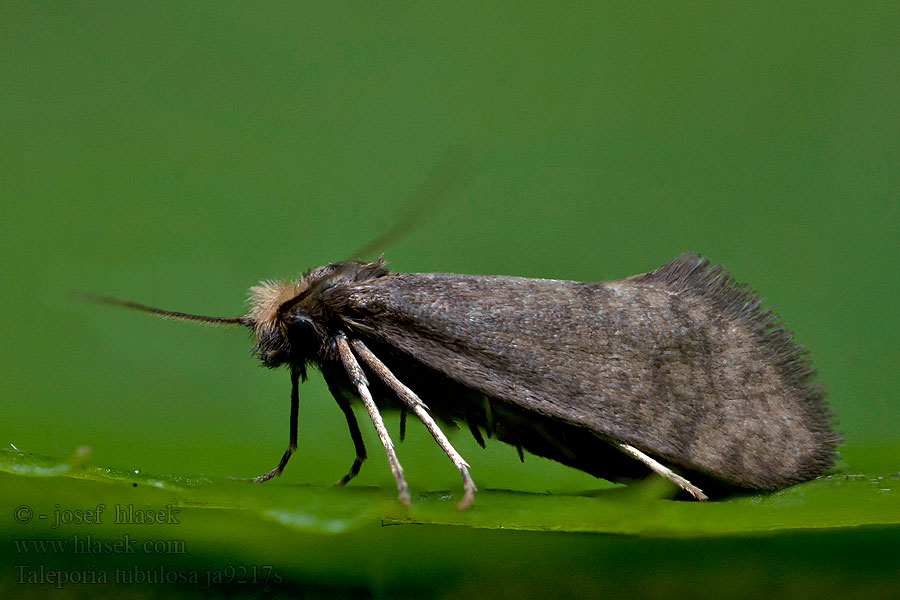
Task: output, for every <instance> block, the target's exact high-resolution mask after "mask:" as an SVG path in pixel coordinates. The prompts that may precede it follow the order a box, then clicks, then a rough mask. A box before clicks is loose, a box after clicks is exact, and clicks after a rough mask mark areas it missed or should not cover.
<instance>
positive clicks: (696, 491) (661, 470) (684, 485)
mask: <svg viewBox="0 0 900 600" xmlns="http://www.w3.org/2000/svg"><path fill="white" fill-rule="evenodd" d="M616 445H617V446H618V448H619V450H621V451H622V452H624V453H625V454H627V455H628V456H631V457H632V458H636V459H638V460H639V461H641V462H642V463H644V464H645V465H647V466H648V467H650V468H651V469H653V471H654V472H656V473H658V474H660V475H662V476H663V477H665V478H666V479H668V480H669V481H671V482H672V483H674V484H675V485H677V486H678V487H680V488H681V489H683V490H685V491H686V492H688V493H690V494H691V496H693V497H694V498H696V499H697V500H707V499H708V498H707V497H706V494H704V493H703V490H701V489H700V488H698V487H697V486H696V485H694V484H693V483H691V482H690V481H688V480H687V479H685V478H684V477H682V476H681V475H679V474H678V473H675V472H674V471H672V469H670V468H668V467H667V466H665V465H663V464H661V463H660V462H658V461H656V460H654V459H653V458H651V457H649V456H647V455H646V454H644V453H643V452H641V451H640V450H638V449H637V448H635V447H634V446H630V445H628V444H625V443H622V442H617V443H616Z"/></svg>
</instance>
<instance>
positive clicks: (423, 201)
mask: <svg viewBox="0 0 900 600" xmlns="http://www.w3.org/2000/svg"><path fill="white" fill-rule="evenodd" d="M467 158H468V156H467V153H466V152H464V151H463V150H462V149H460V148H456V147H450V148H448V149H447V151H446V152H445V153H444V157H443V159H442V160H441V162H440V163H438V165H437V166H436V167H435V168H434V170H433V171H432V172H431V173H430V174H429V175H428V177H426V178H425V181H423V182H422V183H421V185H419V187H417V188H416V189H415V190H414V191H413V193H412V194H411V195H410V196H409V199H408V200H407V202H406V206H405V211H404V214H403V215H402V217H401V218H400V219H398V220H397V222H396V223H395V224H394V226H393V227H391V228H390V229H388V230H387V231H385V232H383V233H381V234H380V235H379V236H377V237H376V238H375V239H373V240H371V241H369V243H367V244H366V245H365V246H363V247H362V248H359V249H358V250H357V251H356V252H354V253H353V254H351V255H350V260H353V259H356V260H364V259H365V257H366V256H368V255H369V254H371V253H372V252H376V251H378V250H384V248H385V247H386V246H388V245H390V244H392V243H394V242H396V241H397V240H399V239H401V238H402V237H403V236H405V235H406V234H407V233H409V232H410V230H411V229H413V227H415V226H416V225H418V224H419V223H420V222H421V221H422V218H423V217H424V216H426V215H427V213H428V209H429V208H432V207H433V206H434V205H435V204H437V201H438V200H440V198H441V197H442V196H444V195H445V194H446V193H447V191H448V190H449V189H450V188H451V187H453V184H454V183H455V182H456V180H457V179H459V176H460V175H461V174H462V172H463V170H464V168H465V166H466V162H467Z"/></svg>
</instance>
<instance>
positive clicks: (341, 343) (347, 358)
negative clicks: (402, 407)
mask: <svg viewBox="0 0 900 600" xmlns="http://www.w3.org/2000/svg"><path fill="white" fill-rule="evenodd" d="M334 339H335V342H336V343H337V348H338V352H339V353H340V355H341V362H343V363H344V369H345V370H346V371H347V375H348V376H349V377H350V381H351V382H352V383H353V385H354V386H356V391H357V393H359V397H360V398H362V401H363V404H364V405H365V407H366V411H368V413H369V418H371V419H372V424H373V425H374V426H375V431H376V432H377V433H378V438H379V439H380V440H381V444H382V445H383V446H384V451H385V453H386V454H387V458H388V464H390V466H391V473H393V474H394V480H395V481H396V482H397V496H398V498H399V499H400V502H402V503H403V504H405V505H407V506H409V504H410V497H409V485H407V483H406V478H405V477H403V467H401V466H400V461H399V460H397V453H396V452H394V443H393V442H392V441H391V436H390V435H389V434H388V432H387V428H385V426H384V420H383V419H382V418H381V413H379V412H378V407H377V406H375V401H374V400H373V399H372V394H371V393H370V392H369V382H368V380H367V379H366V375H365V373H363V370H362V367H360V366H359V362H357V360H356V357H355V356H353V352H352V351H351V350H350V344H349V343H348V342H347V336H346V335H344V334H343V333H339V334H337V335H336V336H335V338H334Z"/></svg>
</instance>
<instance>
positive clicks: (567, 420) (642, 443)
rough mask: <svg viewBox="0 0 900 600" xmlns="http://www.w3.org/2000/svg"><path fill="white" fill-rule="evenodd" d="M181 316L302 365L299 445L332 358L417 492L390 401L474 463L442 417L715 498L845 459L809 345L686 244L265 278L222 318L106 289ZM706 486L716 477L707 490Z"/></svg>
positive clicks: (346, 403)
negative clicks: (610, 261)
mask: <svg viewBox="0 0 900 600" xmlns="http://www.w3.org/2000/svg"><path fill="white" fill-rule="evenodd" d="M98 300H101V301H103V302H108V303H113V304H119V305H122V306H127V307H130V308H136V309H139V310H143V311H146V312H150V313H154V314H157V315H162V316H164V317H172V318H178V319H189V320H194V321H203V322H209V323H216V324H235V325H241V326H244V327H248V328H249V329H251V330H252V331H253V333H254V335H255V337H256V347H255V354H256V356H257V357H258V358H259V359H260V360H262V362H263V363H264V364H265V365H266V366H268V367H278V366H281V365H285V366H287V367H288V368H289V369H290V372H291V386H292V387H291V418H290V441H289V444H288V448H287V450H286V451H285V453H284V455H283V456H282V458H281V461H280V462H279V463H278V465H277V466H276V467H275V468H274V469H272V470H271V471H269V472H268V473H266V474H264V475H261V476H259V477H257V478H255V479H254V481H266V480H268V479H271V478H272V477H275V476H277V475H280V474H281V472H282V470H283V469H284V467H285V465H286V464H287V462H288V460H289V459H290V457H291V454H292V453H293V452H294V450H295V449H296V448H297V407H298V402H299V383H300V381H301V380H305V378H306V369H307V366H308V365H310V364H312V365H314V366H316V367H318V368H319V370H320V371H321V372H322V374H323V375H324V377H325V380H326V382H327V384H328V387H329V389H330V391H331V393H332V395H333V396H334V398H335V400H336V401H337V403H338V406H339V407H340V408H341V410H342V411H343V413H344V416H345V417H346V420H347V425H348V427H349V429H350V437H351V439H352V440H353V444H354V447H355V449H356V458H355V460H354V462H353V464H352V466H351V467H350V470H349V472H348V473H347V475H345V476H344V477H343V478H342V479H341V480H340V481H339V482H338V484H344V483H346V482H347V481H349V480H350V479H352V478H353V477H354V476H355V475H356V474H357V473H358V472H359V468H360V465H361V464H362V462H363V461H364V460H365V459H366V449H365V446H364V444H363V440H362V436H361V435H360V430H359V426H358V424H357V422H356V418H355V416H354V413H353V410H352V408H351V403H352V402H354V401H358V400H359V399H361V400H362V402H363V404H364V405H365V408H366V411H367V412H368V414H369V417H370V418H371V420H372V423H373V425H374V426H375V430H376V431H377V433H378V437H379V439H380V440H381V443H382V445H383V446H384V449H385V451H386V452H387V457H388V461H389V463H390V467H391V470H392V472H393V475H394V479H395V480H396V483H397V488H398V490H399V498H400V501H401V502H403V503H404V504H409V502H410V495H409V488H408V486H407V483H406V480H405V478H404V476H403V469H402V468H401V466H400V463H399V461H398V459H397V456H396V453H395V451H394V446H393V443H392V441H391V438H390V435H389V434H388V431H387V429H386V428H385V425H384V422H383V420H382V417H381V412H380V409H382V408H388V407H396V408H400V409H401V411H402V412H401V437H402V431H403V427H404V426H405V416H406V412H407V411H409V412H412V413H414V414H415V415H416V417H418V418H419V419H420V420H421V421H422V423H423V424H424V425H425V426H426V427H427V428H428V431H429V432H430V433H431V434H432V435H433V436H434V439H435V441H437V443H438V444H439V445H440V446H441V448H442V449H443V450H444V452H445V453H446V454H447V456H448V457H449V458H450V460H451V461H452V462H453V464H454V466H455V467H456V468H457V469H458V470H459V472H460V474H461V476H462V480H463V488H464V494H463V497H462V500H461V501H460V503H459V508H461V509H465V508H467V507H468V506H469V505H470V504H471V502H472V500H473V498H474V493H475V489H476V488H475V484H474V483H473V481H472V478H471V477H470V475H469V465H468V463H466V461H465V460H464V459H463V458H462V457H461V456H460V455H459V453H457V451H456V450H455V449H454V448H453V446H452V445H451V444H450V442H449V441H448V440H447V438H446V436H445V435H444V434H443V433H442V431H441V429H440V428H439V427H438V425H437V423H436V422H435V420H434V419H433V418H432V414H433V415H435V416H436V417H438V418H439V419H440V420H442V421H444V422H450V423H453V422H462V423H465V424H466V425H467V426H468V429H469V430H470V431H471V433H472V435H473V436H474V437H475V439H476V440H477V441H478V443H479V444H480V445H482V446H484V437H483V436H482V433H481V432H482V431H484V435H486V436H487V437H491V436H492V435H495V436H496V437H497V439H499V440H500V441H503V442H506V443H508V444H512V445H515V446H516V447H517V448H518V449H519V453H520V456H521V454H522V450H523V449H524V450H527V451H528V452H530V453H532V454H535V455H538V456H544V457H547V458H550V459H552V460H555V461H559V462H561V463H563V464H566V465H569V466H571V467H575V468H577V469H580V470H582V471H585V472H587V473H590V474H592V475H594V476H596V477H602V478H604V479H608V480H611V481H626V482H627V481H632V480H635V479H639V478H642V477H644V476H646V475H648V474H649V473H651V472H656V473H658V474H660V475H662V476H663V477H665V478H667V479H669V480H670V481H672V482H674V483H675V484H677V485H678V486H679V487H680V488H681V489H683V490H685V491H686V492H688V493H690V494H691V495H692V496H693V497H695V498H697V499H698V500H705V499H707V493H716V494H722V493H729V492H733V491H741V490H774V489H779V488H783V487H787V486H790V485H792V484H796V483H799V482H802V481H806V480H808V479H812V478H815V477H818V476H820V475H822V473H823V472H824V471H825V470H826V469H828V468H829V467H830V466H832V465H833V464H834V460H835V457H836V450H835V448H836V446H837V445H838V443H839V442H840V435H839V434H838V433H836V432H835V431H834V430H833V429H832V425H831V414H830V412H829V410H828V408H827V406H826V405H825V403H824V401H823V398H824V395H825V392H824V390H823V388H822V387H821V386H820V385H819V384H817V383H815V382H814V378H815V371H813V369H812V367H811V365H810V363H809V360H808V357H807V353H806V351H805V349H804V348H803V347H802V346H800V345H798V344H796V343H795V342H794V341H793V333H792V332H791V331H790V330H788V329H787V328H786V327H785V326H784V325H783V324H782V323H781V322H780V319H779V317H778V316H777V315H775V314H774V313H773V312H772V311H771V309H764V308H763V307H762V300H761V299H760V297H759V296H758V294H757V293H756V292H755V291H754V290H753V289H751V288H750V287H748V286H747V285H746V284H740V283H737V282H735V281H734V279H732V278H731V276H730V275H729V274H728V273H727V272H726V271H725V270H724V269H723V268H722V267H721V266H712V265H711V264H710V262H709V261H708V260H707V259H705V258H703V257H701V256H699V255H694V254H683V255H681V256H679V257H678V258H675V259H674V260H672V261H671V262H669V263H667V264H666V265H663V266H662V267H660V268H659V269H656V270H654V271H651V272H649V273H644V274H642V275H635V276H633V277H629V278H627V279H622V280H619V281H612V282H596V283H583V282H576V281H562V280H553V279H526V278H522V277H505V276H480V275H455V274H443V273H393V272H391V271H389V270H388V269H386V268H385V266H384V261H383V259H379V260H377V261H375V262H357V261H347V262H339V263H332V264H328V265H324V266H321V267H318V268H316V269H312V270H310V271H308V272H306V273H304V274H303V275H302V276H301V277H300V278H299V279H296V280H293V281H266V282H263V283H261V284H260V285H258V286H256V287H253V288H251V290H250V307H251V309H250V312H249V314H247V315H245V316H242V317H233V318H231V317H205V316H200V315H189V314H185V313H179V312H171V311H165V310H161V309H157V308H152V307H149V306H145V305H142V304H137V303H133V302H128V301H124V300H118V299H113V298H98ZM704 490H705V491H704Z"/></svg>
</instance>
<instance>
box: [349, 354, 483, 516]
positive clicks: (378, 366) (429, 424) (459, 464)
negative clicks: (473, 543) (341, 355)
mask: <svg viewBox="0 0 900 600" xmlns="http://www.w3.org/2000/svg"><path fill="white" fill-rule="evenodd" d="M350 344H351V345H352V346H353V349H354V350H356V353H357V354H358V355H359V357H360V358H361V359H362V360H363V362H365V363H366V364H367V365H369V368H370V369H372V371H374V372H375V374H376V375H378V377H379V378H380V379H381V380H382V381H383V382H384V383H385V384H387V386H388V387H389V388H391V389H392V390H393V391H394V393H395V394H397V396H398V397H399V398H400V399H401V400H403V402H404V403H405V404H406V405H407V406H408V407H409V409H410V410H411V411H413V412H414V413H415V415H416V416H417V417H419V420H420V421H422V424H424V425H425V427H426V428H427V429H428V431H429V433H431V435H432V436H433V437H434V441H436V442H437V443H438V445H439V446H440V447H441V449H442V450H443V451H444V453H445V454H446V455H447V457H448V458H449V459H450V461H451V462H452V463H453V465H454V466H455V467H456V468H457V469H458V470H459V474H460V475H461V476H462V481H463V497H462V500H460V502H459V504H458V505H457V506H456V508H457V509H458V510H466V509H467V508H469V506H470V505H471V504H472V500H474V498H475V491H476V489H477V488H476V487H475V482H474V481H472V476H471V475H469V464H468V463H467V462H466V461H465V460H464V459H463V457H462V456H460V454H459V452H457V451H456V449H455V448H454V447H453V446H452V445H451V444H450V441H449V440H448V439H447V436H446V435H444V432H443V431H441V429H440V428H439V427H438V425H437V423H435V422H434V419H432V418H431V415H429V414H428V411H427V410H425V404H424V403H423V402H422V400H421V399H420V398H419V397H418V396H417V395H416V394H415V392H413V391H412V390H411V389H409V388H408V387H406V385H404V384H403V382H401V381H400V380H399V379H397V377H396V376H395V375H394V374H393V373H391V371H390V369H388V368H387V365H385V364H384V363H383V362H381V361H380V360H379V359H378V357H377V356H375V355H374V354H373V353H372V351H371V350H369V349H368V348H367V347H366V345H365V344H364V343H362V341H360V340H353V341H352V342H350Z"/></svg>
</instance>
